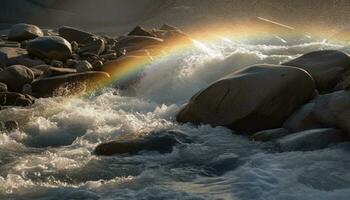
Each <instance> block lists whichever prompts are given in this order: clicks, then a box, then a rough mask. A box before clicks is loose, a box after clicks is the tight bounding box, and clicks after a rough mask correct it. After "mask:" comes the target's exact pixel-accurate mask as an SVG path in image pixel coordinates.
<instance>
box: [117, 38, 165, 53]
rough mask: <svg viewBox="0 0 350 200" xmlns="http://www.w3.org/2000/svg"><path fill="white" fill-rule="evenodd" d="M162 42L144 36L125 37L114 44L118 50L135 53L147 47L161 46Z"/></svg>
mask: <svg viewBox="0 0 350 200" xmlns="http://www.w3.org/2000/svg"><path fill="white" fill-rule="evenodd" d="M161 45H163V40H162V39H159V38H155V37H146V36H127V37H124V38H122V39H121V40H119V41H118V42H117V44H116V46H117V48H118V50H123V49H125V50H126V51H136V50H140V49H144V48H146V47H149V46H161Z"/></svg>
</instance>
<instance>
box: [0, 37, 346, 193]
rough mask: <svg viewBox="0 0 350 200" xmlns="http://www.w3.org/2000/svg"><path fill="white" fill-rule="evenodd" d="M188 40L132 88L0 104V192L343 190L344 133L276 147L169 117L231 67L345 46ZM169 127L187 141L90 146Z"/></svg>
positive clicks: (224, 129) (318, 43) (225, 73)
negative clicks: (150, 148)
mask: <svg viewBox="0 0 350 200" xmlns="http://www.w3.org/2000/svg"><path fill="white" fill-rule="evenodd" d="M277 39H278V38H277ZM273 44H274V45H273ZM194 45H195V46H194V48H191V49H187V50H186V51H182V52H178V53H176V54H174V55H170V56H164V57H162V58H159V59H157V60H155V61H154V62H153V63H152V64H151V65H150V66H148V68H147V70H146V72H145V74H146V75H145V76H144V77H143V79H142V80H141V81H140V83H138V84H137V85H135V86H134V87H133V88H132V89H130V91H126V92H125V91H124V92H123V91H122V92H120V91H115V90H113V89H112V88H105V89H104V90H103V91H99V92H96V93H95V94H93V95H90V96H88V97H86V96H85V97H69V98H66V97H57V98H48V99H39V100H37V101H36V103H35V104H34V105H33V106H31V107H29V108H10V109H6V110H2V111H0V120H6V119H14V120H17V121H19V123H20V130H16V131H12V132H6V133H5V132H4V133H1V134H0V199H41V200H44V199H45V200H48V199H50V200H51V199H59V200H64V199H268V200H271V199H295V200H301V199H317V200H319V199H338V200H339V199H344V200H345V199H349V197H350V171H349V168H350V145H349V144H348V143H342V144H338V145H335V146H332V147H329V148H326V149H322V150H316V151H309V152H287V153H279V152H275V151H274V150H273V148H272V145H271V144H268V143H264V144H263V143H258V142H253V141H250V140H249V138H247V137H245V136H241V135H239V134H235V133H234V132H233V131H231V130H229V129H226V128H224V127H216V128H213V127H210V126H207V125H203V126H199V127H195V126H191V125H190V124H178V123H176V122H175V119H174V118H175V115H176V113H177V112H178V111H179V109H180V107H181V105H182V104H184V103H185V102H186V101H188V99H189V98H190V97H191V96H192V95H193V94H194V93H196V92H197V91H198V90H200V89H202V88H205V87H206V86H208V85H209V84H210V83H211V82H212V81H215V80H217V79H218V78H220V77H222V76H224V75H227V74H228V73H230V72H232V71H234V70H237V69H240V68H242V67H245V66H247V65H251V64H256V63H272V64H278V63H281V62H284V61H287V60H289V59H292V58H295V57H297V56H299V55H301V54H303V53H306V52H310V51H313V50H319V49H342V50H345V51H347V48H346V47H344V46H341V45H334V44H330V43H327V42H325V41H313V42H307V43H304V42H300V43H295V44H288V45H287V44H284V43H283V41H281V42H280V44H275V43H272V42H269V41H267V42H261V44H260V45H259V44H256V43H254V44H253V43H246V42H242V41H235V40H231V39H229V38H219V39H218V40H216V41H215V42H199V41H195V42H194ZM167 130H174V131H178V132H181V133H183V134H186V135H187V136H188V137H189V138H190V139H191V140H192V141H193V142H192V143H183V144H181V145H177V146H175V147H174V148H173V151H172V152H171V153H167V154H160V153H157V152H141V153H139V154H137V155H133V156H130V155H115V156H110V157H103V156H102V157H98V156H95V155H94V154H92V151H93V149H94V147H95V146H96V145H97V144H98V143H100V142H106V141H110V140H113V139H116V138H118V137H126V138H139V137H145V136H146V135H148V134H152V133H157V132H158V133H159V132H162V131H167ZM208 166H219V167H217V168H215V169H216V170H211V168H210V167H208Z"/></svg>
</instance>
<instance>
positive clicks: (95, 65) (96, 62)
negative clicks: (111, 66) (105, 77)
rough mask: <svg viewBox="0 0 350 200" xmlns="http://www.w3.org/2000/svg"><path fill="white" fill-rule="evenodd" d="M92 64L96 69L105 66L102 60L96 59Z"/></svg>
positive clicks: (98, 69) (99, 69)
mask: <svg viewBox="0 0 350 200" xmlns="http://www.w3.org/2000/svg"><path fill="white" fill-rule="evenodd" d="M92 66H93V68H94V70H95V71H101V69H102V66H103V62H102V61H101V60H95V61H94V62H93V63H92Z"/></svg>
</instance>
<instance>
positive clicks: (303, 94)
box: [176, 65, 315, 132]
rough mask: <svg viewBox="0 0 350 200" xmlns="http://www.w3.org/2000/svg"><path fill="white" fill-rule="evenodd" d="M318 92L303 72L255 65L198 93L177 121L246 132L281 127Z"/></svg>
mask: <svg viewBox="0 0 350 200" xmlns="http://www.w3.org/2000/svg"><path fill="white" fill-rule="evenodd" d="M300 85H302V86H303V87H300ZM314 90H315V84H314V80H313V79H312V77H311V76H310V75H309V74H308V73H307V72H306V71H304V70H302V69H299V68H295V67H287V66H280V65H254V66H251V67H247V68H245V69H243V70H240V71H237V72H234V73H232V74H230V75H228V76H226V77H224V78H222V79H220V80H218V81H216V82H214V83H212V84H211V85H210V86H209V87H207V88H206V89H204V90H202V91H200V92H198V93H197V94H195V95H194V96H193V97H192V98H191V100H190V101H189V103H188V104H187V105H186V106H185V107H184V108H183V109H182V110H181V111H180V112H179V113H178V114H177V117H176V119H177V121H178V122H182V123H186V122H191V123H194V124H200V123H204V124H210V125H212V126H227V127H229V128H232V129H235V130H240V131H243V132H257V131H260V130H266V129H273V128H278V127H281V125H282V123H283V122H284V121H285V120H286V119H287V118H288V117H289V116H290V115H291V114H292V113H293V112H294V111H295V110H296V109H298V107H300V106H301V105H303V104H304V103H306V102H307V101H309V100H310V99H311V97H312V96H313V93H314Z"/></svg>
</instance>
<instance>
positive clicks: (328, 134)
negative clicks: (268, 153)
mask: <svg viewBox="0 0 350 200" xmlns="http://www.w3.org/2000/svg"><path fill="white" fill-rule="evenodd" d="M342 141H344V134H343V133H342V132H341V131H340V130H337V129H333V128H324V129H312V130H307V131H303V132H298V133H294V134H291V135H288V136H285V137H283V138H281V139H280V140H278V142H277V145H278V147H279V148H280V149H281V150H282V151H312V150H317V149H322V148H326V147H328V146H329V145H331V144H336V143H339V142H342Z"/></svg>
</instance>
